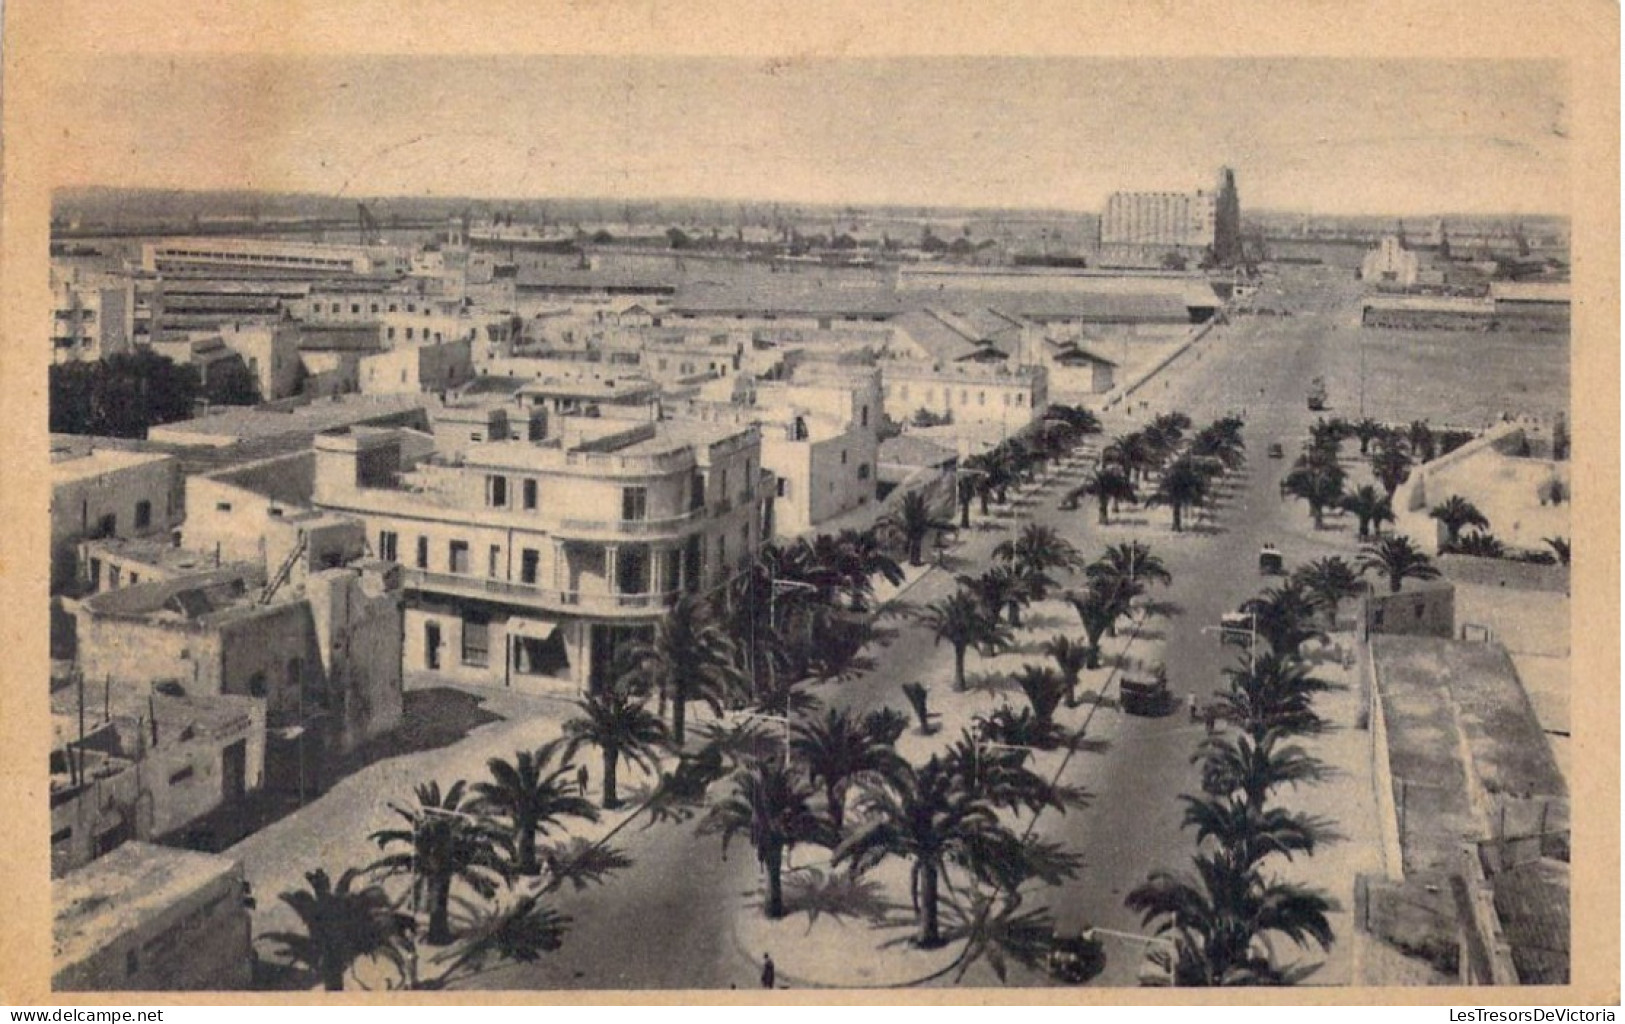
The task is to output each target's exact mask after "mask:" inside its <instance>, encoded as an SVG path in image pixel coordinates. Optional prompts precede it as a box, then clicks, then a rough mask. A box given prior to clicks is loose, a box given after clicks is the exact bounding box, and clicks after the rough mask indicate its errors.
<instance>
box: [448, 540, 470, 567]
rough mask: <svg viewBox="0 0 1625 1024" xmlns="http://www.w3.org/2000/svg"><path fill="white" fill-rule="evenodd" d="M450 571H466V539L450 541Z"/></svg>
mask: <svg viewBox="0 0 1625 1024" xmlns="http://www.w3.org/2000/svg"><path fill="white" fill-rule="evenodd" d="M451 571H452V572H456V573H466V572H468V541H466V540H454V541H452V542H451Z"/></svg>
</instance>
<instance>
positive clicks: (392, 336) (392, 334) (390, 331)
mask: <svg viewBox="0 0 1625 1024" xmlns="http://www.w3.org/2000/svg"><path fill="white" fill-rule="evenodd" d="M385 333H386V334H388V336H389V340H390V341H394V340H395V328H393V327H391V328H389V329H388V330H387V331H386V332H385Z"/></svg>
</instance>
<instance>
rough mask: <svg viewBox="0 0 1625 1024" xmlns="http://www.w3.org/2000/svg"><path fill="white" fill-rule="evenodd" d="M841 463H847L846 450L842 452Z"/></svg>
mask: <svg viewBox="0 0 1625 1024" xmlns="http://www.w3.org/2000/svg"><path fill="white" fill-rule="evenodd" d="M841 465H843V466H844V465H846V452H844V451H843V452H841Z"/></svg>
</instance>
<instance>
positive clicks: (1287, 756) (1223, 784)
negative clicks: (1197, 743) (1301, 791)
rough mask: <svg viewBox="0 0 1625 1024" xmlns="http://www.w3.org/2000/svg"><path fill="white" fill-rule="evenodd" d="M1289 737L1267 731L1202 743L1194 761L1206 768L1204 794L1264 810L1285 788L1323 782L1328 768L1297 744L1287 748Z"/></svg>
mask: <svg viewBox="0 0 1625 1024" xmlns="http://www.w3.org/2000/svg"><path fill="white" fill-rule="evenodd" d="M1287 737H1288V734H1287V733H1285V732H1283V731H1281V730H1279V729H1271V730H1267V731H1266V732H1265V733H1264V735H1263V736H1262V737H1261V738H1258V739H1254V738H1253V737H1252V736H1251V735H1248V734H1245V733H1243V734H1241V735H1237V736H1213V737H1209V738H1208V739H1206V740H1204V741H1203V742H1202V745H1201V747H1200V748H1199V749H1198V751H1197V753H1196V755H1195V756H1194V757H1193V758H1192V760H1193V761H1197V762H1200V763H1201V766H1202V791H1203V792H1204V793H1207V794H1208V795H1209V796H1215V797H1229V796H1240V797H1241V798H1243V799H1245V800H1246V801H1247V803H1248V804H1249V805H1251V806H1252V807H1255V808H1259V809H1262V808H1263V806H1264V803H1265V801H1267V800H1268V799H1269V796H1270V794H1271V793H1273V792H1274V791H1275V790H1277V789H1279V788H1281V787H1282V786H1296V785H1298V784H1299V783H1309V782H1319V781H1320V780H1321V779H1323V778H1325V777H1326V768H1325V766H1324V765H1322V764H1321V763H1320V762H1319V761H1318V760H1316V759H1315V758H1313V757H1311V756H1310V755H1309V754H1308V753H1307V752H1306V751H1305V750H1304V749H1303V748H1302V747H1301V746H1299V745H1298V744H1296V743H1288V744H1285V745H1283V742H1282V741H1283V740H1284V739H1286V738H1287Z"/></svg>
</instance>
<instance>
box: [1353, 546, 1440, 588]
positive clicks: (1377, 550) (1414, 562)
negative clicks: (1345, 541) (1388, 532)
mask: <svg viewBox="0 0 1625 1024" xmlns="http://www.w3.org/2000/svg"><path fill="white" fill-rule="evenodd" d="M1359 564H1360V573H1361V575H1364V574H1365V573H1367V572H1371V571H1376V572H1380V573H1382V574H1383V575H1384V576H1387V577H1388V592H1389V593H1390V594H1397V593H1399V588H1400V587H1401V586H1403V585H1404V583H1405V581H1406V580H1407V579H1413V580H1435V579H1438V578H1439V570H1438V568H1437V567H1436V566H1434V564H1433V560H1432V559H1430V558H1428V556H1427V555H1425V554H1423V553H1422V552H1421V551H1419V550H1418V549H1417V548H1416V546H1415V545H1414V544H1412V543H1411V539H1410V538H1409V537H1407V536H1405V535H1404V534H1398V535H1396V536H1392V537H1384V538H1382V539H1381V540H1379V541H1377V542H1375V543H1372V544H1367V545H1365V546H1364V547H1362V548H1361V549H1360V563H1359Z"/></svg>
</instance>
